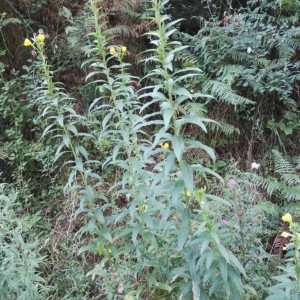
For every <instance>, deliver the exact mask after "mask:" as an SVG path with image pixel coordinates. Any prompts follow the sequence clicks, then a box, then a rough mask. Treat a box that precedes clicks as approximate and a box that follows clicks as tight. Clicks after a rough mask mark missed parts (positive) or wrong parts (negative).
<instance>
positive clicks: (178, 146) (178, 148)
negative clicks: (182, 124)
mask: <svg viewBox="0 0 300 300" xmlns="http://www.w3.org/2000/svg"><path fill="white" fill-rule="evenodd" d="M172 146H173V150H174V153H175V156H176V158H177V160H178V161H179V162H180V161H181V158H182V154H183V152H184V148H185V146H184V142H183V138H182V136H181V135H173V137H172Z"/></svg>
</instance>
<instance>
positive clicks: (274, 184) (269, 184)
mask: <svg viewBox="0 0 300 300" xmlns="http://www.w3.org/2000/svg"><path fill="white" fill-rule="evenodd" d="M253 177H254V182H255V184H256V185H257V186H258V187H261V188H262V189H264V190H265V191H266V192H267V193H268V195H269V196H272V195H273V194H274V192H276V191H279V190H281V183H280V182H278V181H275V180H274V179H273V178H272V179H271V178H264V177H261V176H259V175H256V174H253Z"/></svg>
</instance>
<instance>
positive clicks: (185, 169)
mask: <svg viewBox="0 0 300 300" xmlns="http://www.w3.org/2000/svg"><path fill="white" fill-rule="evenodd" d="M180 171H181V175H182V179H183V180H184V183H185V186H186V188H187V189H188V190H189V191H190V192H192V191H193V190H194V179H193V169H192V167H191V166H190V165H189V164H188V163H187V162H186V161H185V160H182V161H181V162H180Z"/></svg>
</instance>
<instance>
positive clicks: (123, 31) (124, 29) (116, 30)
mask: <svg viewBox="0 0 300 300" xmlns="http://www.w3.org/2000/svg"><path fill="white" fill-rule="evenodd" d="M111 32H112V34H113V35H122V36H126V37H129V36H130V28H129V27H128V26H126V25H117V26H115V27H113V28H111Z"/></svg>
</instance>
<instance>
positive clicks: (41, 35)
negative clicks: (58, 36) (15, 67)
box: [36, 34, 45, 43]
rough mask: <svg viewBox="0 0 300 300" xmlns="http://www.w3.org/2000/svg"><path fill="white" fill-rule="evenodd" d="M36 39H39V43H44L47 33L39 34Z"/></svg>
mask: <svg viewBox="0 0 300 300" xmlns="http://www.w3.org/2000/svg"><path fill="white" fill-rule="evenodd" d="M36 40H37V41H38V42H39V43H44V41H45V35H44V34H39V35H38V36H37V37H36Z"/></svg>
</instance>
